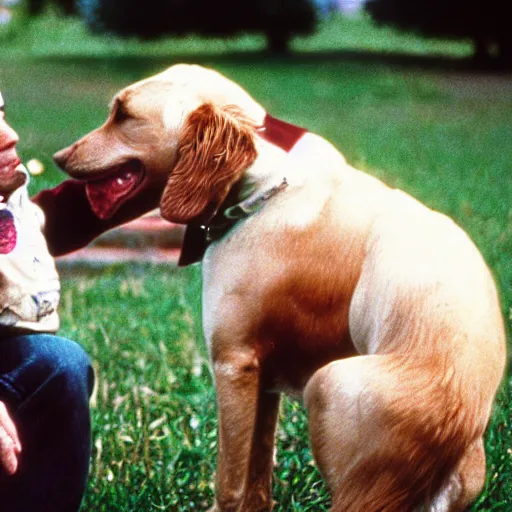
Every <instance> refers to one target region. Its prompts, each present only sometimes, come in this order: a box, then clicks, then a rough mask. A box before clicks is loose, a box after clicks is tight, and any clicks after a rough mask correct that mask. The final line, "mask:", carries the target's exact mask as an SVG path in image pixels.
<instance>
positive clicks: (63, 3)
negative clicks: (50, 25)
mask: <svg viewBox="0 0 512 512" xmlns="http://www.w3.org/2000/svg"><path fill="white" fill-rule="evenodd" d="M48 4H55V5H57V7H58V8H59V9H60V10H61V11H62V12H63V13H64V14H66V15H71V14H75V13H76V6H75V0H27V7H28V12H29V14H31V15H38V14H41V12H43V10H44V8H45V7H46V6H47V5H48Z"/></svg>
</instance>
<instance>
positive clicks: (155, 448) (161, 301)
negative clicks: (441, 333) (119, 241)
mask: <svg viewBox="0 0 512 512" xmlns="http://www.w3.org/2000/svg"><path fill="white" fill-rule="evenodd" d="M262 46H263V39H262V38H259V37H242V38H238V39H234V40H229V41H219V40H213V41H206V42H205V41H203V40H201V39H197V38H188V39H185V40H172V39H170V40H163V41H159V42H155V43H146V44H139V43H137V42H135V41H125V42H120V41H118V40H115V39H106V40H105V39H101V38H92V37H90V36H88V35H87V34H86V33H85V32H84V30H83V29H82V27H81V26H80V25H79V24H78V22H68V21H62V20H60V19H58V18H55V17H53V16H50V15H49V16H46V17H44V18H42V19H41V20H37V21H34V22H30V21H27V20H24V19H17V20H15V22H14V23H13V25H12V26H11V27H8V28H2V29H0V48H1V52H2V53H1V54H0V89H1V90H2V92H3V94H4V98H5V99H6V101H7V105H8V107H7V116H8V119H9V120H10V121H11V123H12V124H13V126H14V127H16V128H17V129H18V131H19V133H20V135H21V143H20V153H21V154H22V156H23V158H24V160H28V159H30V158H39V159H41V160H42V161H43V162H44V164H45V165H46V167H47V171H46V172H45V173H44V174H43V175H42V176H40V177H37V178H34V179H33V181H32V185H31V186H32V190H33V191H34V192H35V191H37V190H39V189H41V188H44V187H47V186H50V185H54V184H56V183H58V182H59V181H60V180H62V179H63V175H62V174H61V173H59V171H57V170H56V169H55V168H54V166H53V164H52V163H51V155H52V153H53V152H54V151H56V150H57V149H60V148H62V147H64V146H65V145H67V144H69V143H71V142H72V141H74V140H75V139H76V138H77V137H79V136H80V135H81V134H83V133H85V132H86V131H88V130H89V129H91V128H93V127H95V126H97V125H98V124H99V123H101V122H102V121H103V120H104V118H105V114H106V111H107V103H108V101H109V100H110V98H111V96H112V95H113V94H114V92H115V91H116V90H118V89H119V88H121V87H122V86H124V85H127V84H128V83H130V82H132V81H134V80H137V79H140V78H143V77H145V76H148V75H150V74H152V73H155V72H157V71H160V70H161V69H163V68H165V67H167V66H168V65H171V64H173V63H175V62H178V61H187V62H199V63H201V64H203V65H208V66H212V67H215V68H216V69H218V70H219V71H221V72H223V73H225V74H226V75H228V76H229V77H231V78H233V79H234V80H236V81H237V82H239V83H240V84H241V85H243V86H244V87H246V88H247V89H248V90H249V91H250V92H251V93H252V94H253V95H254V96H255V97H256V98H258V99H259V100H260V101H261V102H262V103H263V104H264V105H265V106H266V107H267V108H268V110H269V111H270V112H271V113H272V114H273V115H275V116H277V117H282V118H283V119H286V120H288V121H290V122H293V123H297V124H300V125H303V126H306V127H308V128H309V129H311V130H312V131H316V132H318V133H319V134H321V135H323V136H325V137H326V138H327V139H329V140H331V141H332V142H333V143H334V144H335V145H336V146H337V147H338V148H339V149H340V150H341V151H342V152H343V153H344V154H345V155H346V157H347V159H348V160H349V161H350V162H351V163H352V164H353V165H355V166H356V167H359V168H360V169H363V170H366V171H367V172H369V173H371V174H374V175H376V176H378V177H380V178H381V179H383V180H384V181H386V182H388V183H389V184H391V185H394V186H397V187H400V188H403V189H405V190H406V191H408V192H410V193H411V194H413V195H414V196H415V197H417V198H419V199H420V200H422V201H424V202H425V203H426V204H428V205H429V206H431V207H433V208H436V209H439V210H441V211H442V212H445V213H447V214H449V215H450V216H452V217H453V218H454V219H455V220H456V221H457V222H458V223H459V224H460V225H462V226H463V227H464V228H465V229H466V230H467V231H468V232H469V233H470V235H471V236H472V237H473V239H474V240H475V242H476V243H477V245H478V246H479V247H480V248H481V250H482V252H483V253H484V256H485V257H486V259H487V261H488V262H489V264H490V266H491V268H492V269H493V271H494V274H495V277H496V280H497V282H498V285H499V287H500V290H501V296H502V303H503V312H504V315H505V317H506V319H507V325H508V328H509V332H510V328H511V326H512V259H511V255H512V175H511V171H512V144H511V141H512V94H511V93H512V75H507V74H503V73H502V74H491V73H486V72H482V71H472V70H471V69H470V68H469V66H468V65H467V63H468V61H467V57H468V56H469V54H470V47H469V44H468V43H466V42H457V43H446V42H442V41H430V42H425V41H423V40H421V39H417V38H414V37H410V36H403V35H399V34H396V33H394V32H391V31H389V30H377V29H374V28H372V27H370V25H369V23H368V20H366V19H364V18H363V19H355V20H352V21H350V20H340V19H334V20H331V21H330V22H327V23H326V24H324V25H323V26H322V29H321V31H320V32H319V33H318V34H317V35H315V36H314V37H312V38H309V39H304V40H300V41H297V42H296V46H295V49H296V54H295V55H294V56H292V57H290V58H287V59H277V58H271V57H269V56H266V55H265V54H264V53H262V52H261V49H262ZM199 295H200V275H199V269H198V268H188V269H184V270H176V269H173V268H164V267H153V266H145V265H138V266H112V267H110V268H107V269H84V270H83V271H82V272H78V273H74V274H72V275H68V274H64V275H63V296H62V329H61V334H63V335H65V336H68V337H71V338H73V339H76V340H77V341H79V342H81V343H82V344H83V345H84V346H85V347H86V349H87V350H88V352H89V354H90V355H91V357H92V359H93V360H94V364H95V367H96V370H97V383H98V386H97V389H96V391H95V394H94V396H93V419H94V432H93V435H94V453H93V463H92V467H91V479H90V484H89V490H88V493H87V496H86V498H85V502H84V506H83V510H84V511H89V510H96V511H105V512H111V511H112V512H113V511H122V512H127V511H133V512H146V511H158V510H170V511H173V512H174V511H193V510H205V509H206V508H207V507H208V505H209V504H211V502H212V499H213V487H212V477H213V472H214V468H215V451H216V419H215V398H214V392H213V388H212V380H211V376H210V373H209V370H208V365H207V360H206V358H205V351H204V347H203V344H202V340H201V334H200V325H199V317H200V312H199V307H200V306H199V302H200V300H199ZM489 371H493V369H492V368H489ZM511 384H512V382H511V379H510V375H507V377H506V379H505V381H504V385H503V387H502V390H501V392H500V395H499V399H498V402H497V404H496V407H495V410H494V414H493V419H492V422H491V425H490V428H489V431H488V434H487V453H488V482H487V486H486V489H485V491H484V493H483V495H482V497H481V498H480V499H479V501H478V502H477V504H476V505H475V507H474V509H473V510H477V511H503V512H505V511H511V510H512V484H511V482H512V430H511V429H512V426H511V425H512V423H511V413H510V411H511V398H510V396H511ZM281 416H282V421H281V424H280V428H279V432H278V445H279V452H278V466H277V467H276V470H275V499H276V501H277V503H278V504H277V505H276V508H275V509H276V511H280V512H290V511H300V512H304V511H322V510H328V507H329V500H328V497H327V495H326V490H325V487H324V486H323V484H322V482H321V479H320V477H319V475H318V472H317V470H316V468H315V467H314V464H313V463H312V459H311V455H310V452H309V449H308V443H307V425H306V418H305V415H304V412H303V409H302V406H301V405H300V404H299V403H297V402H293V401H288V400H287V401H285V402H284V404H283V408H282V412H281Z"/></svg>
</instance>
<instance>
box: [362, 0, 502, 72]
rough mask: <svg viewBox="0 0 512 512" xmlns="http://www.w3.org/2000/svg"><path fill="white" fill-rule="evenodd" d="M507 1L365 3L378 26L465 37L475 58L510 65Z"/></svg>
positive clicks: (386, 0) (383, 0)
mask: <svg viewBox="0 0 512 512" xmlns="http://www.w3.org/2000/svg"><path fill="white" fill-rule="evenodd" d="M509 3H510V2H509V1H508V0H486V1H485V2H483V1H481V0H413V1H412V0H369V2H368V4H367V6H366V9H367V10H368V11H369V13H370V15H371V16H372V18H373V19H374V20H375V21H376V22H377V23H379V24H385V25H391V26H394V27H396V28H398V29H400V30H406V31H413V32H417V33H420V34H422V35H425V36H429V37H448V38H469V39H472V40H473V44H474V48H475V58H476V59H478V60H489V59H491V58H493V57H497V58H498V59H500V60H501V61H503V62H508V63H509V64H510V63H512V60H511V58H512V31H511V30H510V27H509V19H510V16H509V6H508V4H509Z"/></svg>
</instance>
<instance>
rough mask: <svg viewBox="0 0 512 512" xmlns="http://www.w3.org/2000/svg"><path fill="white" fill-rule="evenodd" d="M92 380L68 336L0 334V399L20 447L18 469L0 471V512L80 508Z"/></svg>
mask: <svg viewBox="0 0 512 512" xmlns="http://www.w3.org/2000/svg"><path fill="white" fill-rule="evenodd" d="M93 381H94V374H93V370H92V367H91V365H90V362H89V358H88V357H87V355H86V354H85V352H84V351H83V350H82V348H81V347H80V346H79V345H78V344H76V343H75V342H73V341H70V340H66V339H63V338H59V337H57V336H53V335H48V334H29V335H22V336H15V337H10V338H6V339H5V338H4V339H2V338H1V337H0V400H2V401H3V402H4V403H5V404H6V406H7V409H8V411H9V413H10V415H11V417H12V419H13V421H14V423H15V425H16V427H17V430H18V435H19V437H20V441H21V445H22V452H21V454H20V457H19V466H18V470H17V472H16V473H15V474H14V475H12V476H8V475H6V474H5V473H0V510H1V511H2V512H31V511H37V512H76V511H77V510H78V509H79V508H80V502H81V500H82V496H83V493H84V490H85V486H86V481H87V475H88V471H89V458H90V450H91V426H90V415H89V396H90V393H91V390H92V385H93ZM0 471H1V470H0Z"/></svg>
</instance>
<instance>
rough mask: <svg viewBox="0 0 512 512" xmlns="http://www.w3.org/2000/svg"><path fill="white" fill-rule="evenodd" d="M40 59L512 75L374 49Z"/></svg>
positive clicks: (505, 69) (145, 66)
mask: <svg viewBox="0 0 512 512" xmlns="http://www.w3.org/2000/svg"><path fill="white" fill-rule="evenodd" d="M37 60H38V61H39V62H41V61H42V62H47V63H63V62H64V63H72V64H74V65H84V66H87V67H90V66H95V67H98V68H105V67H108V68H113V69H115V70H116V71H122V70H124V69H129V70H130V72H134V71H135V72H140V73H141V74H144V73H146V72H147V71H149V70H153V69H154V68H155V67H162V68H165V67H167V66H169V65H171V64H174V63H178V62H183V63H194V64H202V65H211V64H213V63H215V64H222V63H225V64H235V65H241V66H249V65H266V66H281V65H287V66H290V65H291V66H300V65H312V64H314V65H319V64H336V63H338V64H339V63H343V62H347V63H356V64H369V65H384V66H390V67H395V68H411V69H424V70H430V71H440V72H447V71H454V72H465V73H474V74H499V75H509V74H512V63H509V65H508V66H507V65H503V64H502V63H500V62H498V61H494V62H481V61H476V60H475V59H473V58H471V57H462V58H457V57H449V56H443V55H417V54H407V53H400V52H374V51H370V50H335V51H320V52H304V51H302V52H293V53H289V54H285V55H275V54H271V53H269V52H267V51H234V52H221V53H207V52H205V53H184V54H169V56H161V55H159V56H145V57H140V56H135V55H134V56H130V55H122V56H119V55H118V56H112V57H102V56H100V57H95V56H49V57H38V58H37Z"/></svg>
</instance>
